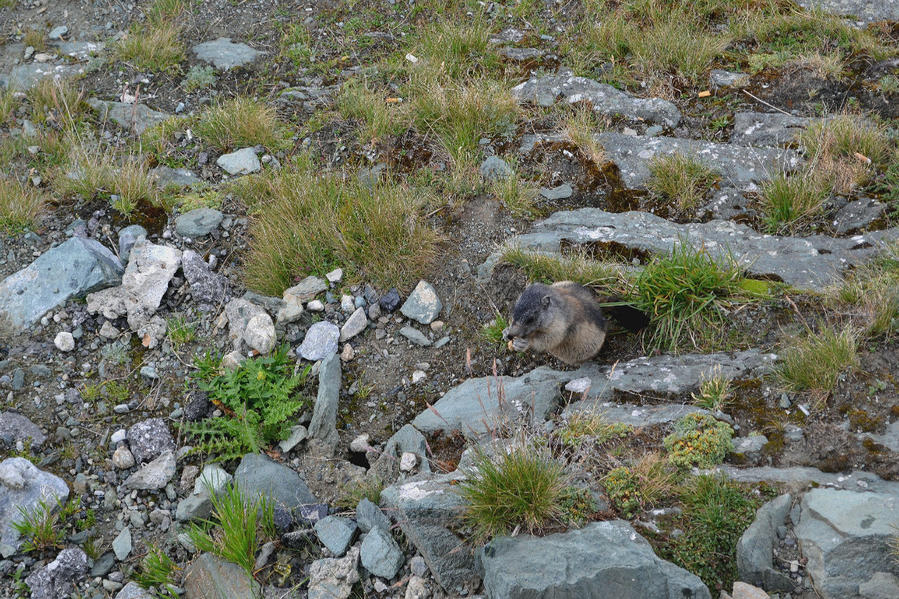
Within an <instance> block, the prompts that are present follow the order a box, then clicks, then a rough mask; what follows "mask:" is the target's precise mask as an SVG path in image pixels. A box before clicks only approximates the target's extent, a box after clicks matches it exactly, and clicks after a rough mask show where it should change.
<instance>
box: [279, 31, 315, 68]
mask: <svg viewBox="0 0 899 599" xmlns="http://www.w3.org/2000/svg"><path fill="white" fill-rule="evenodd" d="M281 54H282V55H283V56H286V57H287V58H288V59H290V61H291V62H292V63H293V64H294V65H295V66H297V67H305V66H309V65H310V64H311V63H312V62H313V61H314V59H315V49H314V48H313V45H312V37H311V36H310V35H309V30H308V29H306V26H305V25H304V24H302V23H294V24H292V25H290V26H288V27H287V28H285V30H284V34H283V35H282V36H281Z"/></svg>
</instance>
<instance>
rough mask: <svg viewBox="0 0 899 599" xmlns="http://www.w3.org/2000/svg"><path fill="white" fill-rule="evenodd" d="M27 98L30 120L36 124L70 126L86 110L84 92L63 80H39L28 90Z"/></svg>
mask: <svg viewBox="0 0 899 599" xmlns="http://www.w3.org/2000/svg"><path fill="white" fill-rule="evenodd" d="M27 96H28V100H29V102H30V103H31V118H32V119H34V120H35V121H36V122H38V123H45V122H48V121H54V122H56V123H59V124H62V125H65V126H72V125H74V123H76V122H77V121H78V117H80V116H81V115H83V114H84V113H85V112H86V111H87V109H88V106H87V104H85V102H84V90H83V89H78V88H76V87H75V84H74V83H72V82H71V81H68V80H65V79H62V80H57V79H53V78H47V79H41V80H40V81H39V82H38V83H37V84H36V85H35V86H34V87H32V88H31V89H30V90H28V94H27Z"/></svg>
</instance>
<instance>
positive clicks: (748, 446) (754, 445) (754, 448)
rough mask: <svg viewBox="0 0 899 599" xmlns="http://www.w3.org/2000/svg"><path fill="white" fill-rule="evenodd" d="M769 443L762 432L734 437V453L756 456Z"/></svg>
mask: <svg viewBox="0 0 899 599" xmlns="http://www.w3.org/2000/svg"><path fill="white" fill-rule="evenodd" d="M767 443H768V437H766V436H765V435H761V434H755V435H749V436H747V437H737V438H736V439H734V453H735V454H738V455H744V456H746V457H755V456H758V455H759V453H760V452H761V451H762V448H763V447H765V445H766V444H767ZM750 582H751V581H750ZM765 588H767V587H765Z"/></svg>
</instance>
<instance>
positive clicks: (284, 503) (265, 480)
mask: <svg viewBox="0 0 899 599" xmlns="http://www.w3.org/2000/svg"><path fill="white" fill-rule="evenodd" d="M234 482H235V483H236V484H237V485H238V487H239V488H240V489H241V491H243V492H244V493H246V494H247V496H248V497H255V496H256V495H257V494H262V495H264V496H266V497H268V498H269V499H270V500H271V501H273V502H274V503H275V505H276V506H280V507H282V508H284V509H287V510H289V511H291V512H294V511H296V510H297V509H298V508H299V507H300V506H302V505H309V504H314V503H318V500H316V499H315V497H314V496H313V495H312V493H311V492H310V491H309V487H307V486H306V483H305V482H304V481H303V479H302V478H300V475H299V474H297V473H296V471H295V470H292V469H290V468H288V467H287V466H285V465H283V464H279V463H277V462H274V461H272V460H270V459H269V458H267V457H265V456H262V455H259V454H256V453H248V454H247V455H245V456H244V457H243V459H242V460H241V461H240V465H239V466H238V467H237V470H235V472H234Z"/></svg>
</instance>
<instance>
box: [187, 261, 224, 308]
mask: <svg viewBox="0 0 899 599" xmlns="http://www.w3.org/2000/svg"><path fill="white" fill-rule="evenodd" d="M181 270H182V271H183V272H184V278H185V279H187V282H188V284H189V285H190V292H191V295H193V297H194V298H195V299H196V300H197V301H199V302H201V303H204V304H211V305H220V304H224V303H225V302H227V301H228V300H229V298H230V292H229V286H228V279H227V278H225V277H223V276H222V275H220V274H218V273H215V272H213V271H212V269H211V268H209V265H208V264H206V262H205V261H204V260H203V258H202V257H201V256H200V255H199V254H198V253H196V252H195V251H193V250H184V253H183V254H181Z"/></svg>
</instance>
